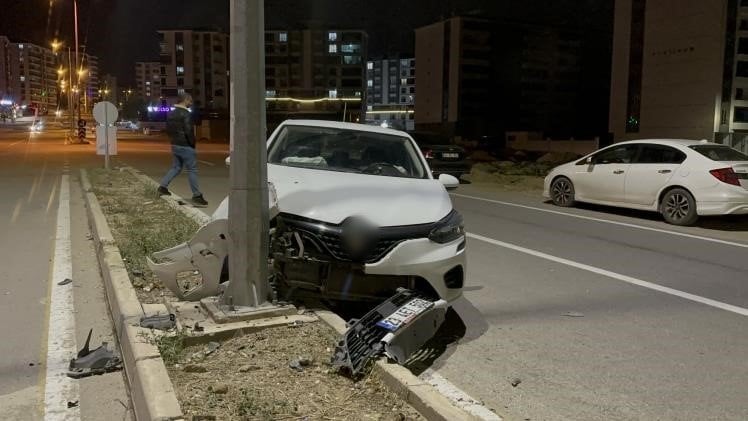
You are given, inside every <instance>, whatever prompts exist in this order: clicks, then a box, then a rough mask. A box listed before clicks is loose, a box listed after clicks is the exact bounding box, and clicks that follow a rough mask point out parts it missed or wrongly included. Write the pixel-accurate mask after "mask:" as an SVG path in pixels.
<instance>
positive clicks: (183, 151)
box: [161, 145, 202, 197]
mask: <svg viewBox="0 0 748 421" xmlns="http://www.w3.org/2000/svg"><path fill="white" fill-rule="evenodd" d="M171 154H172V164H171V169H169V172H168V173H166V175H165V176H164V178H163V179H162V180H161V187H169V183H171V180H173V179H174V177H176V176H177V175H179V173H180V172H182V168H184V169H186V170H187V179H188V180H189V181H190V189H192V196H193V197H196V196H202V193H200V188H199V186H198V185H197V153H195V149H193V148H190V147H189V146H178V145H171Z"/></svg>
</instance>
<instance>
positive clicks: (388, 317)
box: [332, 288, 449, 377]
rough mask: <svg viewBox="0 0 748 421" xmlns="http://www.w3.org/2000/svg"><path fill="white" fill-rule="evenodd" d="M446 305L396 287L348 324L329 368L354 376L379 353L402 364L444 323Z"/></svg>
mask: <svg viewBox="0 0 748 421" xmlns="http://www.w3.org/2000/svg"><path fill="white" fill-rule="evenodd" d="M448 308H449V304H448V303H447V301H445V300H433V299H431V298H429V297H427V296H425V295H423V294H420V293H418V292H416V291H412V290H407V289H403V288H400V289H399V290H398V292H397V294H396V295H394V296H393V297H391V298H389V299H388V300H387V301H385V302H383V303H382V304H380V305H379V306H377V307H376V308H374V309H373V310H371V311H370V312H368V313H366V314H365V315H364V316H363V317H362V318H360V319H353V320H351V321H350V322H348V330H347V331H346V333H345V334H344V335H343V338H342V339H341V341H340V342H339V343H338V346H337V347H336V348H335V351H334V354H333V357H332V365H333V367H335V368H338V369H345V370H347V371H349V372H350V374H351V376H353V377H356V376H358V375H359V374H361V373H363V372H364V371H365V370H366V367H367V364H368V362H369V361H370V360H373V359H376V358H378V357H380V356H381V355H382V354H384V355H387V356H388V357H389V358H392V359H393V360H395V361H396V362H397V363H398V364H403V363H405V362H406V361H407V360H408V358H410V356H411V355H413V353H415V352H416V351H418V350H419V349H420V348H421V347H422V346H423V345H424V344H425V343H426V341H428V340H429V339H431V338H432V337H433V336H434V334H435V333H436V331H437V330H438V329H439V327H440V326H441V325H442V323H444V318H445V316H446V314H447V309H448Z"/></svg>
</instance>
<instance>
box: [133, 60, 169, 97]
mask: <svg viewBox="0 0 748 421" xmlns="http://www.w3.org/2000/svg"><path fill="white" fill-rule="evenodd" d="M165 73H166V68H165V67H164V74H165ZM161 79H162V77H161V63H160V62H158V61H138V62H136V63H135V89H136V92H137V95H138V96H140V97H141V98H143V100H144V101H145V102H146V103H148V104H154V103H157V102H158V99H159V98H160V97H161ZM163 79H164V82H166V77H164V78H163Z"/></svg>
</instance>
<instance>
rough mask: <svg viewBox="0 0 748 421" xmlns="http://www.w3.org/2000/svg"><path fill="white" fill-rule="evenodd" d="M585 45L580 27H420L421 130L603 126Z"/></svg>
mask: <svg viewBox="0 0 748 421" xmlns="http://www.w3.org/2000/svg"><path fill="white" fill-rule="evenodd" d="M583 48H584V45H583V42H582V34H581V33H580V32H579V30H576V29H574V28H565V27H552V26H540V25H535V24H530V23H518V22H498V21H494V20H488V19H482V18H478V17H453V18H450V19H447V20H445V21H442V22H437V23H434V24H431V25H428V26H425V27H422V28H418V29H416V62H417V63H418V67H417V68H416V71H415V75H416V84H417V86H418V92H419V93H418V96H417V98H416V101H415V125H416V128H417V129H418V130H427V131H435V132H441V133H443V134H447V135H451V136H463V137H469V138H477V137H481V136H489V137H497V138H502V137H503V135H504V133H505V132H507V131H525V132H541V133H544V134H546V135H548V136H563V137H584V136H590V135H591V134H590V133H588V132H590V131H595V130H597V131H601V132H604V131H605V128H606V127H605V126H606V124H605V119H606V117H605V115H604V114H601V115H600V116H599V118H596V120H600V121H596V123H595V124H590V120H591V118H590V116H589V114H590V113H589V110H585V106H586V107H589V106H591V105H592V104H591V103H586V101H585V98H586V97H585V95H587V93H588V92H591V91H594V89H592V88H591V87H590V86H588V83H587V82H586V81H585V77H584V73H583V66H582V64H581V63H582V62H581V57H582V51H583ZM606 84H607V82H606ZM606 102H607V97H605V102H604V103H603V106H604V105H605V103H606ZM598 114H599V113H598ZM600 134H601V133H595V135H600Z"/></svg>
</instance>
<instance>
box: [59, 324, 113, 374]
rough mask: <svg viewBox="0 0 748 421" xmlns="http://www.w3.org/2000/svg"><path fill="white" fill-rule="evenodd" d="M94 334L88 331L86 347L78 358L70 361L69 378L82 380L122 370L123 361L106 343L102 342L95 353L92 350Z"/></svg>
mask: <svg viewBox="0 0 748 421" xmlns="http://www.w3.org/2000/svg"><path fill="white" fill-rule="evenodd" d="M92 333H93V329H91V330H89V331H88V337H87V338H86V343H85V345H83V348H81V350H80V351H78V356H77V357H76V358H73V359H72V360H70V366H69V367H68V377H72V378H74V379H80V378H83V377H88V376H93V375H99V374H104V373H110V372H112V371H118V370H121V369H122V359H121V358H120V357H119V356H117V355H116V354H115V353H114V352H113V351H111V350H110V349H109V345H108V344H107V343H106V342H102V343H101V346H99V347H98V348H96V349H94V350H93V351H91V350H90V348H89V347H90V344H91V334H92Z"/></svg>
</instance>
